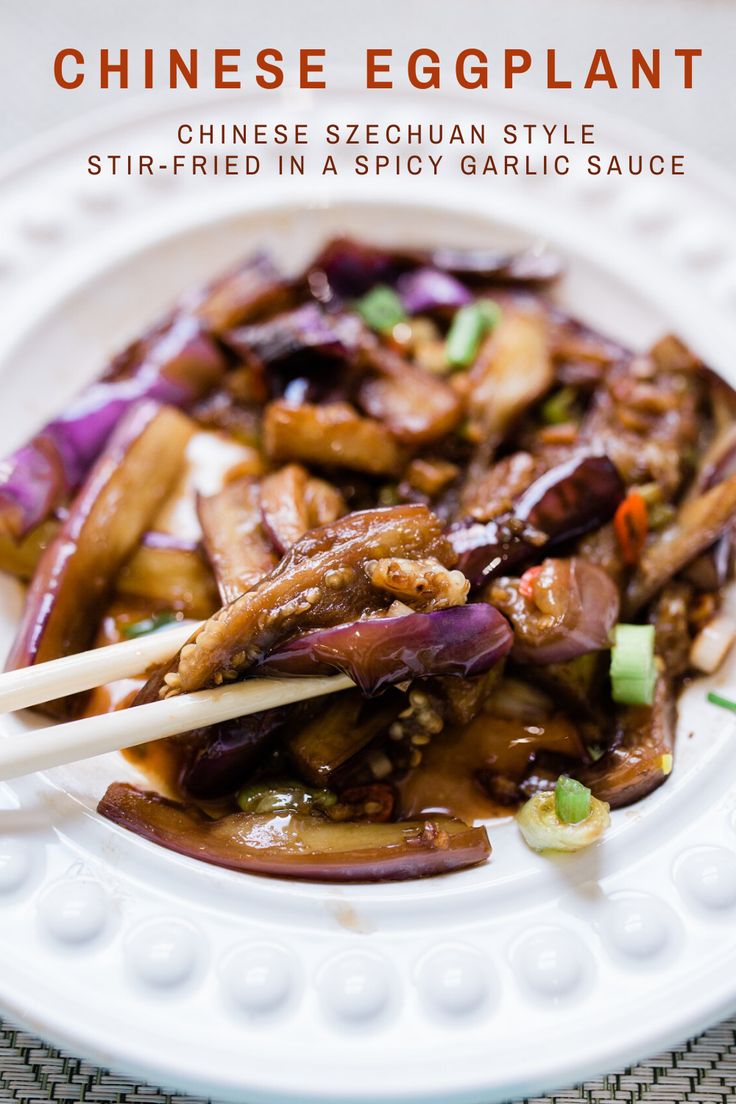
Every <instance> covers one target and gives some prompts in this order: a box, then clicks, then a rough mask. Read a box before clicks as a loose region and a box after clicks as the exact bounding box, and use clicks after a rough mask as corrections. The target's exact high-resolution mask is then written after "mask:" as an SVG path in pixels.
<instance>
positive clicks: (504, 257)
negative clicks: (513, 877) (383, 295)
mask: <svg viewBox="0 0 736 1104" xmlns="http://www.w3.org/2000/svg"><path fill="white" fill-rule="evenodd" d="M417 267H420V268H426V267H429V268H435V269H439V270H441V271H443V272H449V273H451V274H453V275H454V276H459V277H462V278H463V279H466V280H468V281H472V282H479V281H480V282H486V281H489V280H490V281H493V282H494V283H499V284H547V283H550V282H552V281H554V280H556V279H557V278H558V277H559V276H560V274H561V272H562V268H561V264H560V260H559V258H558V257H556V256H554V255H553V254H551V253H546V252H540V251H539V250H536V249H528V250H524V251H522V252H519V253H506V252H501V251H499V250H495V249H451V248H437V249H412V248H399V249H384V248H382V247H380V246H372V245H366V244H365V243H364V242H359V241H355V240H353V239H351V238H336V239H334V240H333V241H331V242H329V243H328V244H327V245H326V246H325V247H324V249H323V250H322V252H321V253H320V254H319V256H318V257H316V258H315V260H314V261H313V262H312V265H311V266H310V268H309V270H308V273H307V279H308V283H309V286H310V288H311V291H312V294H313V295H314V296H315V298H318V299H319V300H320V301H321V302H340V301H341V300H345V299H354V298H356V297H357V296H360V295H362V294H363V293H364V292H366V291H368V289H369V288H371V287H373V286H375V284H381V283H388V284H393V283H395V282H396V281H397V280H398V278H399V277H400V276H401V274H402V273H403V272H406V271H407V270H409V269H413V268H417Z"/></svg>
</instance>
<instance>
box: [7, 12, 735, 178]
mask: <svg viewBox="0 0 736 1104" xmlns="http://www.w3.org/2000/svg"><path fill="white" fill-rule="evenodd" d="M735 44H736V2H735V0H258V2H254V0H0V91H2V100H1V101H0V105H1V106H0V151H2V150H7V149H8V148H10V147H12V146H14V145H16V144H17V143H19V142H22V141H23V140H24V139H26V138H28V137H33V136H35V135H37V134H39V133H42V132H44V131H49V130H50V129H51V128H53V127H54V126H56V125H57V124H59V123H60V122H63V121H65V120H67V119H70V118H73V117H75V116H78V115H80V114H82V113H84V112H87V111H90V110H95V109H96V110H103V111H104V110H105V107H106V105H110V104H113V103H114V102H115V101H117V100H120V99H126V100H127V101H129V102H130V101H131V100H132V99H133V98H134V97H140V96H141V95H143V96H144V97H145V95H146V93H145V92H144V93H140V92H134V91H132V90H131V91H129V92H123V93H121V92H119V91H117V92H116V91H112V90H111V91H109V92H101V91H100V90H99V88H95V87H94V84H93V83H92V82H91V81H90V84H89V87H87V86H85V87H83V88H81V89H80V90H78V91H72V92H64V91H62V90H60V89H59V88H57V86H56V85H55V83H54V80H53V75H52V66H53V58H54V56H55V54H56V52H57V51H58V50H59V49H61V48H63V47H70V46H75V47H77V48H79V49H81V50H82V51H83V52H85V53H88V55H89V56H92V55H93V53H94V52H95V51H97V52H99V49H100V48H101V47H109V48H110V49H118V48H120V47H121V46H127V47H128V48H129V49H130V51H131V57H133V56H134V55H135V52H136V51H138V54H139V55H140V52H141V51H142V50H143V48H144V47H146V46H151V47H154V48H156V47H158V48H167V47H170V46H171V47H176V48H179V49H189V48H190V47H192V46H197V47H199V48H200V50H201V51H202V53H203V54H204V53H205V52H206V51H207V49H208V48H209V49H210V50H211V49H212V48H213V47H215V46H220V47H240V48H241V49H242V50H243V57H244V58H246V57H252V56H254V55H255V53H256V52H257V50H258V49H260V48H261V47H264V46H275V47H278V48H280V49H282V50H283V51H284V53H285V54H286V55H287V56H288V54H289V53H290V51H293V49H294V47H298V46H303V47H317V46H321V47H326V49H327V54H328V68H329V72H330V73H335V74H337V73H338V72H339V71H340V70H344V69H348V70H352V73H353V75H354V77H356V78H357V79H358V80H359V81H360V82H361V83H362V79H363V71H362V66H361V56H362V53H363V51H364V50H365V48H366V47H367V46H374V47H392V48H393V49H394V50H395V51H396V52H397V56H406V53H407V52H408V51H409V50H410V49H411V48H414V47H419V46H429V47H433V48H435V49H437V50H438V51H439V52H440V54H441V56H442V57H443V58H448V59H451V58H452V56H453V53H457V51H458V50H460V49H462V48H464V47H468V46H477V47H479V48H481V49H485V50H486V51H487V52H488V54H489V56H490V57H491V58H492V59H493V58H494V57H498V55H499V52H500V51H501V50H502V49H503V48H504V47H508V48H526V49H529V50H530V51H532V52H533V53H535V55H536V56H538V57H539V58H540V66H539V70H538V72H537V74H533V73H532V74H529V75H528V78H524V79H525V82H526V81H527V80H528V84H525V86H526V87H533V86H539V85H540V83H543V78H544V68H543V61H544V51H545V50H546V49H547V48H549V47H555V48H556V49H557V51H558V56H559V59H560V64H559V69H560V73H561V75H564V74H566V73H568V74H569V75H570V76H571V77H572V78H573V79H575V77H576V76H577V75H578V74H580V73H584V72H585V69H586V68H587V65H588V63H589V61H590V58H591V55H592V51H593V50H594V49H595V48H597V47H606V48H607V49H608V50H609V51H610V54H611V57H612V59H613V61H614V63H615V64H616V65H617V66H618V65H620V67H621V70H620V71H621V72H622V73H625V72H626V69H627V65H626V63H625V58H626V57H627V55H629V56H630V51H631V48H632V47H638V48H641V49H643V50H644V49H650V48H652V47H654V46H660V47H661V48H662V51H663V58H665V57H671V56H672V51H673V50H674V49H675V48H678V47H701V48H702V49H703V52H704V56H703V58H702V59H701V61H700V62H698V63H696V64H697V68H696V86H695V88H694V89H693V90H692V91H691V92H684V91H682V90H681V89H680V90H677V89H673V88H664V87H663V88H662V89H661V90H659V91H653V90H651V89H650V90H640V91H631V90H630V89H629V90H626V89H624V88H621V89H619V90H617V91H608V90H605V89H596V90H594V91H590V92H584V93H582V95H583V96H584V98H585V102H586V103H589V104H590V106H591V117H592V118H593V119H594V118H595V113H596V106H598V107H604V108H606V109H608V110H613V111H615V112H618V113H619V114H621V115H626V116H628V117H630V118H632V119H636V120H637V121H638V122H639V123H646V124H647V125H649V126H651V127H654V128H657V129H659V130H661V131H663V132H664V133H666V134H667V135H669V136H670V137H672V138H674V139H676V140H678V141H681V142H683V144H685V145H687V146H690V147H692V148H693V149H695V150H698V151H700V152H701V153H706V154H708V155H709V156H711V157H712V158H713V159H715V160H717V161H719V162H720V163H721V164H722V165H724V166H728V167H730V168H732V169H736V95H734V88H733V82H734V77H733V72H734V70H733V60H732V59H733V50H734V45H735ZM663 72H664V73H665V75H666V74H673V75H674V71H673V70H672V69H671V67H670V66H668V65H666V64H664V65H663ZM169 94H170V95H177V93H169ZM376 94H377V95H385V93H376ZM467 94H468V95H471V96H475V97H477V102H478V107H479V112H480V110H481V109H482V100H483V96H484V95H486V93H483V92H472V93H467ZM573 94H574V93H573ZM148 95H149V96H151V93H148ZM186 95H187V93H184V94H183V97H182V98H185V97H186ZM426 95H427V96H428V97H431V96H432V95H437V93H436V92H427V93H426ZM504 95H513V93H508V92H507V93H504ZM569 95H570V94H569V93H567V92H563V91H556V92H551V93H549V97H550V112H551V114H552V112H554V113H555V116H556V117H557V116H559V118H560V119H561V121H564V106H565V102H566V98H567V97H568V96H569Z"/></svg>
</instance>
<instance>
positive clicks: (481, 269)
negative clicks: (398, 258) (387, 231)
mask: <svg viewBox="0 0 736 1104" xmlns="http://www.w3.org/2000/svg"><path fill="white" fill-rule="evenodd" d="M410 255H412V256H413V257H414V258H415V259H416V260H417V261H418V262H420V263H428V264H433V265H435V267H437V268H441V269H444V270H445V271H447V272H452V273H453V274H454V275H455V276H462V277H464V278H465V279H466V280H480V281H486V280H489V281H492V282H493V283H498V284H550V283H554V281H555V280H558V279H559V277H560V276H561V275H562V272H563V267H562V262H561V260H560V258H559V257H558V256H556V255H555V254H554V253H549V252H547V251H545V250H540V249H536V248H532V249H524V250H520V251H519V252H517V253H504V252H502V251H500V250H497V249H477V248H475V249H448V248H440V249H429V250H412V251H411V254H410Z"/></svg>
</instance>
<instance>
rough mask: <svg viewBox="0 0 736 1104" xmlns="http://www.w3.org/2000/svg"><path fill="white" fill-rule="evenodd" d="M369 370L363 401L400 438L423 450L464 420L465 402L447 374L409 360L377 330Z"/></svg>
mask: <svg viewBox="0 0 736 1104" xmlns="http://www.w3.org/2000/svg"><path fill="white" fill-rule="evenodd" d="M362 355H363V358H364V362H365V365H366V368H367V374H366V376H365V378H364V379H363V380H362V382H361V384H360V386H359V388H358V404H359V406H360V407H361V408H362V409H363V410H364V411H365V412H366V413H367V414H369V415H370V416H371V417H372V418H376V419H377V420H378V421H379V422H381V423H382V424H383V425H385V426H386V427H387V428H388V429H389V430H390V432H391V434H392V435H393V436H394V437H395V438H396V440H397V441H399V442H401V443H402V444H404V445H406V446H407V447H408V448H412V449H417V448H421V447H423V446H424V445H428V444H431V443H432V442H433V441H438V440H439V439H440V438H442V437H445V436H446V435H447V434H448V433H451V432H452V430H453V429H455V428H456V427H457V426H458V424H459V423H460V421H461V419H462V417H463V414H464V408H463V402H462V399H461V398H460V396H459V395H458V393H457V392H456V391H455V390H454V389H453V388H452V387H451V386H450V385H449V383H447V382H446V381H445V380H443V379H439V378H438V377H437V376H434V375H431V374H430V373H429V372H425V371H424V370H423V369H422V368H419V367H418V366H417V365H415V364H411V363H410V362H409V361H407V360H404V358H403V357H402V356H399V354H398V353H395V352H394V351H393V349H390V348H389V347H388V346H387V345H384V344H383V343H382V342H380V341H379V340H378V339H377V338H376V337H375V336H374V335H373V334H368V335H367V336H366V338H365V339H364V342H363V354H362Z"/></svg>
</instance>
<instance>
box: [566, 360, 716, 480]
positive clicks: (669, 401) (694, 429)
mask: <svg viewBox="0 0 736 1104" xmlns="http://www.w3.org/2000/svg"><path fill="white" fill-rule="evenodd" d="M702 391H703V384H702V380H701V378H700V377H699V376H698V375H697V374H695V373H694V372H691V371H687V370H680V369H676V368H671V367H663V366H662V365H661V364H657V362H656V360H655V359H654V358H653V357H652V356H650V357H634V358H631V359H629V360H627V361H625V362H622V363H620V364H617V365H614V366H613V368H611V369H610V370H609V371H608V372H607V373H606V374H605V376H604V378H603V380H602V382H601V385H600V386H599V387H598V388H597V390H596V393H595V396H594V398H593V402H592V403H591V406H590V409H589V410H588V412H587V414H586V416H585V418H584V419H583V423H582V425H581V427H580V439H581V440H582V441H584V442H587V443H588V445H589V446H591V447H592V449H593V450H594V451H596V452H604V453H606V454H607V455H608V456H609V457H610V458H611V460H612V461H613V463H614V464H615V465H616V467H617V468H618V470H619V472H620V473H621V475H622V477H623V478H624V480H625V482H626V483H627V485H631V484H643V483H651V482H655V483H657V484H658V485H659V487H660V489H661V491H662V493H663V495H664V498H665V500H666V501H674V499H675V498H676V497H677V495H678V494H679V492H680V490H681V488H682V484H683V480H684V478H685V477H686V476H687V475H688V474H689V471H690V458H691V457H692V456H693V454H694V453H695V452H696V451H697V450H698V448H699V447H700V432H701V428H702V418H701V416H700V414H699V407H700V404H701V398H702Z"/></svg>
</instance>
